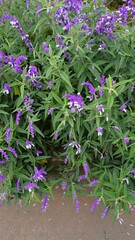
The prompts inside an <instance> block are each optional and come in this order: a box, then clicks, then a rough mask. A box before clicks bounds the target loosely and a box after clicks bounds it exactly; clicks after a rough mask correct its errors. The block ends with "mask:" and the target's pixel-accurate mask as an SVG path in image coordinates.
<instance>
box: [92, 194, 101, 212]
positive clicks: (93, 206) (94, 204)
mask: <svg viewBox="0 0 135 240" xmlns="http://www.w3.org/2000/svg"><path fill="white" fill-rule="evenodd" d="M100 202H101V197H100V198H99V199H96V200H95V201H94V202H93V204H92V206H91V207H90V211H91V212H93V211H94V209H95V207H96V206H97V205H98V204H100Z"/></svg>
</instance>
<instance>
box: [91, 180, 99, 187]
mask: <svg viewBox="0 0 135 240" xmlns="http://www.w3.org/2000/svg"><path fill="white" fill-rule="evenodd" d="M98 183H99V181H98V180H97V179H94V180H93V181H91V182H90V184H89V187H92V186H93V185H96V184H98Z"/></svg>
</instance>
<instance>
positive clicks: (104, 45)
mask: <svg viewBox="0 0 135 240" xmlns="http://www.w3.org/2000/svg"><path fill="white" fill-rule="evenodd" d="M105 48H106V44H105V43H103V44H100V46H99V48H98V50H102V49H105Z"/></svg>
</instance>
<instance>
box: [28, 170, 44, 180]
mask: <svg viewBox="0 0 135 240" xmlns="http://www.w3.org/2000/svg"><path fill="white" fill-rule="evenodd" d="M34 171H35V174H34V175H33V176H31V179H33V180H34V181H42V180H45V181H46V177H45V176H44V175H46V174H47V173H46V172H45V171H44V170H42V169H40V170H39V169H38V168H37V167H34Z"/></svg>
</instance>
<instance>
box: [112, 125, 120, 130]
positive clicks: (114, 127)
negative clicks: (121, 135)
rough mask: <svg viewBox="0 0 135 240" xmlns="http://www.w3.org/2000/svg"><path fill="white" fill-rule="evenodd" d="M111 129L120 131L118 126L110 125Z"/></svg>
mask: <svg viewBox="0 0 135 240" xmlns="http://www.w3.org/2000/svg"><path fill="white" fill-rule="evenodd" d="M111 127H112V128H113V129H115V130H118V131H120V128H119V127H117V126H111Z"/></svg>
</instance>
